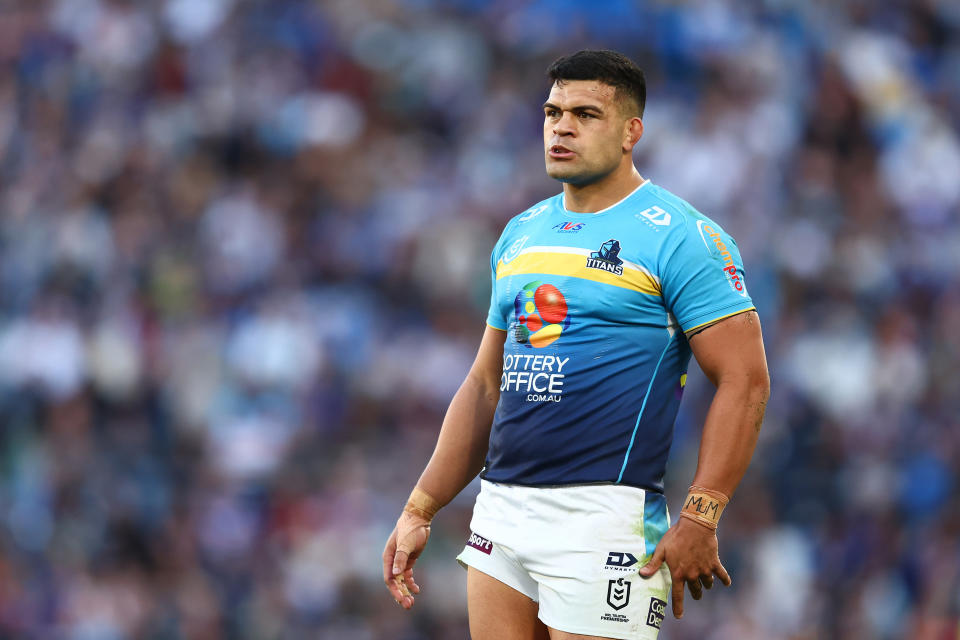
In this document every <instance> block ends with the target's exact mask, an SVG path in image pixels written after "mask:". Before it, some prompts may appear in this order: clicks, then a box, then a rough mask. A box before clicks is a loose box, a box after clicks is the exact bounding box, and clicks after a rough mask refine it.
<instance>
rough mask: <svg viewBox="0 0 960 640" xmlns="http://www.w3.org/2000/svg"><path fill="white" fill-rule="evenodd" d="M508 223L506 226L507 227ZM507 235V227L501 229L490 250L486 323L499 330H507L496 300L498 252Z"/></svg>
mask: <svg viewBox="0 0 960 640" xmlns="http://www.w3.org/2000/svg"><path fill="white" fill-rule="evenodd" d="M509 226H510V225H509V224H508V225H507V228H509ZM506 236H507V229H504V230H503V234H501V236H500V239H499V240H497V244H495V245H494V246H493V251H491V252H490V309H489V311H487V324H488V325H489V326H491V327H493V328H494V329H499V330H500V331H506V330H507V320H506V318H504V317H503V313H502V312H501V311H500V305H499V304H498V302H497V262H499V260H500V253H501V249H502V247H503V242H504V238H505V237H506Z"/></svg>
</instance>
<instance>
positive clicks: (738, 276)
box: [697, 220, 747, 298]
mask: <svg viewBox="0 0 960 640" xmlns="http://www.w3.org/2000/svg"><path fill="white" fill-rule="evenodd" d="M697 230H698V231H699V232H700V238H702V239H703V244H704V245H706V247H707V251H709V252H710V253H711V254H713V253H714V251H716V254H717V255H719V258H720V262H721V267H720V268H721V269H722V270H723V273H724V276H725V277H726V279H727V283H728V284H729V285H730V288H731V289H733V290H734V292H736V293H737V295H740V296H742V297H744V298H746V297H747V287H746V285H745V284H744V282H743V270H740V271H738V270H737V265H736V263H735V262H734V261H733V256H732V255H731V254H730V249H728V248H727V245H726V243H724V241H723V236H721V235H720V232H719V231H717V230H716V229H714V228H713V226H711V225H709V224H707V223H706V222H704V221H703V220H697Z"/></svg>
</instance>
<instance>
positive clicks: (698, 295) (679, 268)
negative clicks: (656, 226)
mask: <svg viewBox="0 0 960 640" xmlns="http://www.w3.org/2000/svg"><path fill="white" fill-rule="evenodd" d="M660 282H661V289H662V291H663V297H664V302H665V304H666V306H667V309H668V310H669V311H670V312H671V313H672V314H673V317H674V318H676V319H677V322H678V323H679V325H680V328H681V329H682V330H683V331H684V332H689V331H692V330H694V329H696V328H697V327H701V326H703V325H707V324H710V323H712V322H716V321H717V320H721V319H723V318H725V317H727V316H732V315H735V314H737V313H741V312H743V311H748V310H750V309H754V308H755V307H754V304H753V300H752V299H751V298H750V294H749V293H747V285H746V281H745V279H744V269H743V260H742V259H741V257H740V251H739V250H738V249H737V243H736V242H735V241H734V240H733V238H732V237H730V235H728V234H727V233H726V232H725V231H724V230H723V229H721V228H720V225H718V224H717V223H715V222H713V221H712V220H710V219H709V218H706V217H704V216H700V215H696V216H692V215H691V216H689V217H687V220H686V221H685V224H684V226H683V227H682V228H678V229H677V232H676V233H675V236H674V242H673V243H672V244H671V245H669V253H668V255H667V257H666V259H665V260H664V261H663V263H662V264H661V268H660Z"/></svg>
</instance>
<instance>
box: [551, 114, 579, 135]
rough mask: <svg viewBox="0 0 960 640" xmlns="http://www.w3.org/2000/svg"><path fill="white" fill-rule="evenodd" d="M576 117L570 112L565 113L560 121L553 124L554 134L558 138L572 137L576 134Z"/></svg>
mask: <svg viewBox="0 0 960 640" xmlns="http://www.w3.org/2000/svg"><path fill="white" fill-rule="evenodd" d="M576 121H577V120H576V116H574V115H573V113H571V112H570V111H564V112H563V114H562V115H561V116H560V119H559V120H557V121H556V122H555V123H554V124H553V133H554V135H558V136H571V135H573V134H574V133H575V132H576V129H575V128H574V124H575V123H576Z"/></svg>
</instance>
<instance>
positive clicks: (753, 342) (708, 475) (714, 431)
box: [690, 311, 770, 496]
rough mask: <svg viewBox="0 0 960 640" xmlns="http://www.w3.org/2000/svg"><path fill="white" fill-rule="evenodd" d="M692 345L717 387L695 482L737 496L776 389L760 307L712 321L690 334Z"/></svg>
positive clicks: (704, 427) (708, 415)
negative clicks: (764, 416) (764, 415)
mask: <svg viewBox="0 0 960 640" xmlns="http://www.w3.org/2000/svg"><path fill="white" fill-rule="evenodd" d="M690 348H691V350H692V351H693V355H694V357H696V359H697V362H698V363H699V364H700V368H701V369H703V372H704V373H705V374H706V376H707V378H708V379H709V380H710V382H712V383H713V384H714V385H715V386H716V387H717V391H716V394H715V395H714V396H713V402H712V403H711V405H710V411H709V412H708V413H707V420H706V423H705V424H704V425H703V436H702V438H701V440H700V456H699V460H698V462H697V473H696V475H695V476H694V478H693V484H695V485H697V486H701V487H707V488H708V489H713V490H715V491H720V492H721V493H725V494H726V495H727V496H732V495H733V492H734V490H736V488H737V485H738V484H740V479H741V478H743V474H744V472H746V470H747V466H748V465H749V464H750V458H751V457H752V456H753V449H754V447H755V446H756V444H757V436H758V435H759V433H760V425H761V424H762V423H763V413H764V411H765V409H766V406H767V398H768V396H769V395H770V377H769V374H768V373H767V360H766V355H765V354H764V350H763V339H762V336H761V333H760V319H759V318H758V317H757V312H756V311H748V312H746V313H741V314H739V315H736V316H733V317H731V318H727V319H725V320H723V321H721V322H718V323H717V324H715V325H712V326H710V327H707V328H706V329H704V330H703V331H701V332H699V333H697V334H696V335H694V336H692V337H691V338H690Z"/></svg>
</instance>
